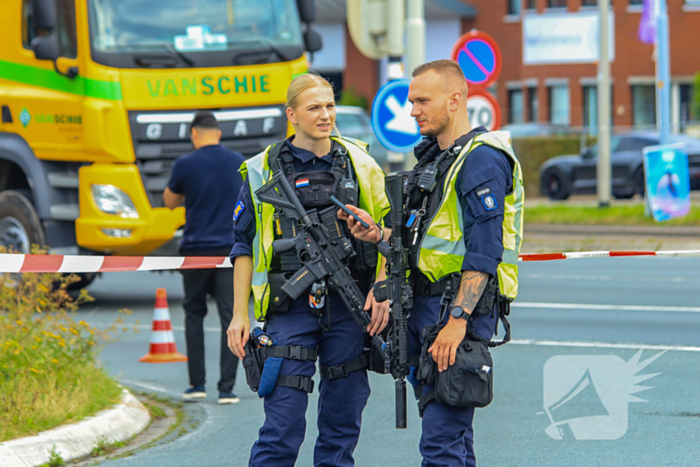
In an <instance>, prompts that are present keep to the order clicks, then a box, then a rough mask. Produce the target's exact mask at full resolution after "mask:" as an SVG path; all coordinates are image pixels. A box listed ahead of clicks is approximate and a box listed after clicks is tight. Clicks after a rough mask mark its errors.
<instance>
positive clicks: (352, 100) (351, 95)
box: [338, 86, 369, 110]
mask: <svg viewBox="0 0 700 467" xmlns="http://www.w3.org/2000/svg"><path fill="white" fill-rule="evenodd" d="M338 105H353V106H356V107H362V108H363V109H365V110H367V107H368V106H369V104H368V101H367V98H366V97H365V96H360V95H359V94H356V93H355V88H354V87H352V86H348V87H347V88H345V89H343V90H342V91H340V99H339V100H338Z"/></svg>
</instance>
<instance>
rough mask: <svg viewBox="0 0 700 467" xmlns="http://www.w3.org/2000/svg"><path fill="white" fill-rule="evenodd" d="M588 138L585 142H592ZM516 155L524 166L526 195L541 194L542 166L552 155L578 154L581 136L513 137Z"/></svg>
mask: <svg viewBox="0 0 700 467" xmlns="http://www.w3.org/2000/svg"><path fill="white" fill-rule="evenodd" d="M591 141H592V140H591V139H590V138H589V139H587V140H586V141H585V143H584V144H586V145H588V144H590V143H591ZM513 149H514V150H515V155H516V156H518V159H519V160H520V165H521V166H522V168H523V182H524V184H525V195H526V196H539V193H540V167H541V166H542V164H543V163H544V162H545V161H546V160H547V159H551V158H552V157H556V156H561V155H565V154H578V153H579V152H580V150H581V138H580V137H579V136H551V137H536V138H517V139H515V138H514V139H513Z"/></svg>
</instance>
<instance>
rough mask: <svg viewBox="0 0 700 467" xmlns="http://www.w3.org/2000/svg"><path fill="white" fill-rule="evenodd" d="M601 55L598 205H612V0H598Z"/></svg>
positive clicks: (599, 58)
mask: <svg viewBox="0 0 700 467" xmlns="http://www.w3.org/2000/svg"><path fill="white" fill-rule="evenodd" d="M598 11H599V12H600V56H599V57H598V161H597V162H598V165H597V179H598V184H597V192H598V207H600V208H605V207H608V206H610V195H611V191H612V183H611V172H612V166H611V164H610V131H611V128H610V116H611V112H610V110H611V109H610V0H598Z"/></svg>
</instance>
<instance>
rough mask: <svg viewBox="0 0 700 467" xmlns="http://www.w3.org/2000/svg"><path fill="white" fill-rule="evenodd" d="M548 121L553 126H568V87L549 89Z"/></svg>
mask: <svg viewBox="0 0 700 467" xmlns="http://www.w3.org/2000/svg"><path fill="white" fill-rule="evenodd" d="M549 121H550V122H551V123H552V124H555V125H568V124H569V87H568V86H566V85H564V86H550V87H549Z"/></svg>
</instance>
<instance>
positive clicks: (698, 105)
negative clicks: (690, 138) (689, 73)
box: [691, 73, 700, 120]
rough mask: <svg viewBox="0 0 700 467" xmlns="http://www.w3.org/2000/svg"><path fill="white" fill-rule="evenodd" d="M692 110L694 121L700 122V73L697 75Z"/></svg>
mask: <svg viewBox="0 0 700 467" xmlns="http://www.w3.org/2000/svg"><path fill="white" fill-rule="evenodd" d="M691 110H692V118H693V120H700V73H698V74H696V75H695V83H694V86H693V103H692V106H691Z"/></svg>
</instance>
